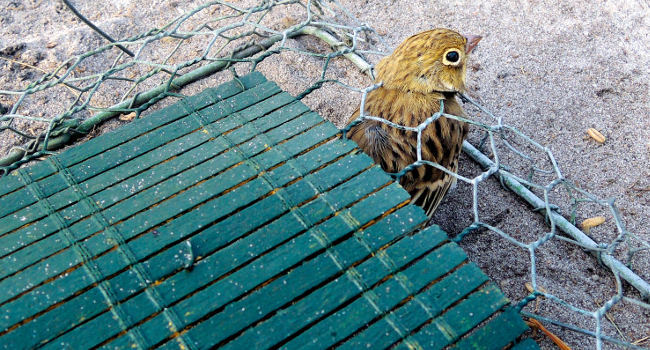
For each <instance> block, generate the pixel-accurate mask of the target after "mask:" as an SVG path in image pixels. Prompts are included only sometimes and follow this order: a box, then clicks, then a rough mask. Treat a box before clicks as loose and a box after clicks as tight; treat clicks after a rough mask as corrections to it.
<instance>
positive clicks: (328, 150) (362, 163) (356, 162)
mask: <svg viewBox="0 0 650 350" xmlns="http://www.w3.org/2000/svg"><path fill="white" fill-rule="evenodd" d="M351 148H352V145H351V144H350V143H347V144H346V145H345V147H339V149H340V150H339V153H340V152H346V151H349V150H350V149H351ZM333 150H335V149H334V148H333V147H324V149H323V150H319V149H316V150H314V151H312V152H310V153H307V154H306V155H305V156H304V158H305V159H306V160H308V161H309V163H310V164H309V165H310V167H311V169H313V168H314V167H318V166H319V165H320V164H322V163H325V162H327V161H329V160H330V159H332V158H335V157H336V155H337V154H336V153H335V152H332V151H333ZM317 152H319V153H320V155H318V156H314V155H312V154H311V153H317ZM302 158H303V157H300V158H298V160H302ZM344 164H347V168H349V169H351V173H350V175H351V174H354V173H355V172H358V171H359V170H362V169H363V168H365V167H367V166H368V165H369V164H371V161H370V159H369V158H368V157H367V156H365V155H359V156H355V157H351V158H350V157H348V158H346V159H344V160H342V161H340V162H338V163H334V164H332V165H331V166H329V167H326V168H324V169H322V170H320V171H319V172H318V173H316V174H314V175H310V176H308V177H307V178H305V180H306V181H313V182H314V183H316V184H317V186H319V187H323V188H327V187H329V186H332V185H335V184H336V183H339V182H341V181H343V180H345V179H346V176H349V175H345V173H344V172H342V171H341V169H342V168H344V166H343V165H344ZM287 166H289V165H287ZM282 168H283V167H280V168H278V169H282ZM311 169H306V171H307V172H308V171H311ZM375 170H376V171H375V172H373V174H374V175H373V176H374V178H376V179H382V181H383V183H386V182H388V181H389V179H388V178H387V177H386V176H385V175H383V177H382V175H380V173H381V172H379V171H378V170H377V169H375ZM333 173H336V176H335V177H333V176H328V175H327V174H333ZM297 175H302V174H297ZM269 176H273V174H272V173H270V174H269ZM294 177H295V175H294ZM329 179H334V181H333V182H332V180H330V182H329V183H328V181H327V180H329ZM288 180H289V179H288ZM278 181H279V180H278ZM365 181H368V180H365ZM304 182H305V181H303V182H299V183H297V184H295V186H293V187H297V186H298V184H302V183H304ZM318 183H320V184H321V185H318ZM290 189H291V187H290V188H289V189H287V192H290V191H291V190H290ZM299 193H300V191H293V194H294V195H297V194H299ZM312 195H313V194H310V195H309V196H312ZM271 198H273V197H271ZM296 198H298V197H296ZM307 198H309V197H307ZM307 198H305V199H307ZM296 204H298V203H296ZM253 212H255V210H253ZM240 216H242V215H240ZM236 219H238V220H239V221H241V218H239V217H236ZM231 221H235V222H236V221H237V220H231ZM228 229H229V228H228V227H225V228H224V230H226V231H225V232H224V233H228V232H229V231H228ZM216 233H219V232H216ZM205 234H207V233H205V232H204V233H202V235H205ZM163 235H164V232H163V231H162V229H161V233H160V235H159V236H158V237H153V236H145V237H143V238H142V239H145V241H144V242H141V243H140V245H141V246H146V247H147V248H148V249H150V250H151V251H154V252H155V251H156V249H157V248H156V247H160V248H162V247H164V246H165V244H166V243H165V242H160V241H157V240H158V238H161V236H163ZM148 237H153V240H154V241H153V242H148V241H147V240H146V238H148ZM163 237H164V236H163ZM215 238H219V237H218V236H217V237H215ZM211 240H212V239H209V240H206V239H204V240H203V243H202V242H195V246H196V247H197V249H196V251H195V253H196V254H197V255H204V254H206V253H207V251H204V250H202V249H205V244H204V243H209V241H211ZM182 245H183V244H179V245H178V246H180V248H181V249H182ZM177 251H178V250H177V249H176V248H175V247H172V248H170V249H169V250H168V252H169V254H165V256H164V257H162V259H161V261H160V266H164V267H166V268H168V269H169V268H171V269H172V270H171V271H173V270H174V269H175V266H174V265H170V264H169V261H173V260H174V258H173V256H174V255H177V254H178V253H177ZM181 264H182V262H181ZM157 265H158V262H157V261H156V262H153V263H147V265H146V266H154V267H155V266H157ZM80 272H83V271H80ZM151 272H153V276H152V278H155V279H158V278H161V277H163V276H164V275H163V274H157V273H156V272H158V270H157V269H152V271H151ZM71 274H72V273H71ZM77 275H78V274H77ZM82 276H84V274H82ZM129 278H133V277H132V276H129ZM202 280H203V279H202ZM59 281H60V280H56V281H55V282H59ZM129 281H130V282H133V281H134V280H132V279H131V280H129ZM204 281H205V282H207V281H209V280H204ZM55 282H53V283H51V284H62V283H60V282H59V283H55ZM84 282H90V281H86V280H85V281H84ZM80 284H81V282H80V281H77V283H75V284H74V285H77V286H78V287H79V285H80ZM111 284H115V289H116V290H122V291H130V290H133V289H140V288H141V287H140V288H138V286H137V285H136V286H133V285H120V284H119V283H115V282H114V281H112V282H111ZM62 285H63V286H65V285H70V283H68V284H62ZM51 287H55V286H51ZM59 288H60V287H59ZM50 289H52V288H50ZM73 291H74V290H71V291H68V292H67V293H65V294H64V295H62V296H60V297H58V295H59V294H61V293H60V289H58V290H57V289H56V288H55V290H54V291H51V292H50V293H52V294H53V295H51V294H49V295H50V298H48V299H47V303H46V304H43V302H42V298H41V302H40V303H38V299H37V300H33V299H34V298H38V296H39V295H42V293H46V292H45V291H42V290H41V291H39V293H37V294H35V295H33V297H34V298H21V299H19V301H20V300H23V302H22V303H18V302H14V303H13V304H12V305H11V307H9V308H6V307H3V308H2V311H3V312H2V314H5V315H6V320H0V321H9V322H11V321H13V320H12V319H13V318H14V317H11V316H12V315H17V314H21V315H24V314H25V313H26V312H25V310H20V308H21V305H22V307H23V308H31V314H33V313H34V312H37V311H39V310H43V309H45V308H47V307H49V306H50V305H51V304H53V303H55V302H57V301H58V300H59V299H61V298H62V297H65V296H67V295H69V294H70V293H71V292H73ZM117 296H118V299H120V300H121V299H122V298H125V297H127V296H128V294H126V295H121V296H120V294H119V293H117ZM35 302H37V303H35ZM34 306H38V308H37V309H36V310H34ZM17 309H18V310H20V311H21V312H16V311H17ZM85 312H90V309H88V308H86V309H85ZM84 317H89V316H88V314H84ZM9 324H10V323H9Z"/></svg>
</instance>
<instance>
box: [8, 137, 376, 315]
mask: <svg viewBox="0 0 650 350" xmlns="http://www.w3.org/2000/svg"><path fill="white" fill-rule="evenodd" d="M352 147H353V144H352V142H350V141H347V142H345V143H343V148H342V150H343V151H349V150H350V149H352ZM333 151H334V149H333V146H330V147H321V148H318V149H316V150H314V151H311V152H309V153H306V154H305V155H303V156H300V157H299V158H298V159H297V160H292V161H290V164H288V165H287V167H288V166H294V167H295V166H296V165H295V163H300V164H303V168H304V170H305V172H307V171H309V169H311V168H313V167H316V166H318V165H320V164H322V163H325V162H327V161H329V160H330V159H332V158H331V157H332V156H336V152H333ZM285 156H287V155H285ZM288 156H291V155H288ZM261 157H262V155H261V156H260V158H261ZM363 157H365V159H364V160H363V161H361V160H358V161H357V162H359V164H367V165H368V164H370V160H369V158H367V157H366V156H365V155H364V156H363ZM283 168H284V167H281V168H278V169H276V171H279V170H281V169H283ZM375 176H379V175H377V174H376V173H375ZM379 178H381V177H379ZM383 179H384V180H382V181H387V180H385V179H386V178H385V177H384V178H383ZM339 197H340V198H341V199H342V200H343V196H339ZM156 246H158V245H155V244H154V245H152V246H150V247H149V248H150V249H151V251H152V252H153V251H155V249H156V248H155V247H156ZM66 253H67V255H66ZM62 255H63V256H64V259H63V261H66V260H69V261H73V260H74V258H75V256H74V253H72V252H71V251H70V250H66V251H64V252H63V254H62ZM116 255H118V256H119V254H116ZM163 262H164V260H163ZM107 264H108V265H111V264H113V262H112V261H110V260H109V261H108V263H107ZM160 266H167V267H169V268H172V269H173V268H174V267H173V266H169V265H165V264H164V263H163V264H161V265H160ZM111 268H113V270H115V271H117V269H116V267H115V266H113V265H111ZM117 268H119V266H117ZM156 278H158V276H157V277H156ZM90 283H92V281H91V280H90V279H89V278H88V276H87V275H86V273H85V272H84V271H83V270H82V269H77V270H74V271H71V272H69V273H68V274H66V275H65V276H62V277H61V278H57V279H56V280H54V281H52V282H51V283H49V284H47V285H44V286H41V287H39V288H37V289H35V290H34V291H32V292H30V293H28V294H27V295H26V296H24V297H22V298H21V299H19V300H17V301H15V302H12V303H11V304H9V305H7V306H3V307H1V308H0V315H5V319H3V318H2V317H0V324H3V321H6V325H10V324H12V322H14V321H13V320H14V319H15V318H16V317H18V316H19V315H20V313H16V312H15V310H16V309H17V308H18V309H21V307H20V306H19V305H27V306H23V307H29V308H30V310H32V312H31V314H33V313H34V312H38V311H39V310H41V309H44V308H46V307H48V306H49V305H51V304H54V303H56V302H58V301H59V300H61V299H62V298H64V297H67V296H69V295H71V293H73V292H74V291H75V290H76V289H74V288H73V286H76V287H75V288H83V287H84V286H88V285H89V284H90ZM71 288H72V289H71ZM130 288H131V287H126V286H124V287H123V288H120V289H122V290H130ZM41 295H49V296H50V298H48V299H47V302H48V303H47V304H44V305H43V302H42V298H40V296H41ZM21 300H24V301H21Z"/></svg>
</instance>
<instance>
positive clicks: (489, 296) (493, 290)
mask: <svg viewBox="0 0 650 350" xmlns="http://www.w3.org/2000/svg"><path fill="white" fill-rule="evenodd" d="M507 303H508V300H507V299H506V297H505V296H503V294H502V293H501V291H499V289H498V288H497V287H496V286H494V284H492V283H490V284H488V286H487V287H485V288H481V289H480V290H478V291H477V292H475V293H473V294H471V295H470V296H469V297H468V298H467V299H466V300H463V301H462V302H460V303H459V304H458V305H456V306H454V307H453V308H452V309H450V310H448V311H446V312H445V313H444V314H442V315H441V316H439V317H436V318H435V319H433V322H432V323H431V324H428V325H426V326H424V327H423V328H422V329H420V330H419V331H418V332H417V333H415V334H413V335H411V336H409V337H408V338H406V339H405V341H403V342H401V343H400V344H399V345H398V346H397V347H396V349H408V348H411V346H413V344H417V346H421V347H423V348H426V349H442V348H443V347H445V346H446V345H449V344H451V343H453V342H454V341H455V340H456V339H458V338H459V337H460V336H462V335H463V334H465V333H467V332H468V331H469V330H471V329H472V328H473V327H474V326H476V325H477V324H479V323H481V321H483V320H484V319H486V318H487V317H489V316H490V315H491V314H493V313H494V312H495V311H497V310H498V309H500V308H501V307H503V306H504V305H505V304H507ZM443 330H444V331H443ZM409 343H410V344H411V345H409Z"/></svg>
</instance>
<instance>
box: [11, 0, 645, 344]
mask: <svg viewBox="0 0 650 350" xmlns="http://www.w3.org/2000/svg"><path fill="white" fill-rule="evenodd" d="M298 37H300V40H312V41H313V40H314V39H313V38H318V40H320V41H322V42H324V43H326V45H327V46H328V48H323V47H322V46H319V44H318V43H313V42H310V44H308V45H302V46H301V45H298V44H296V41H295V40H293V39H294V38H298ZM4 51H5V52H4V53H5V55H4V57H3V60H4V61H5V65H4V68H3V69H5V70H31V71H37V74H36V76H35V77H34V78H33V79H32V80H33V81H32V82H31V83H29V84H28V85H27V86H26V87H19V86H10V87H6V88H5V87H0V103H1V104H2V105H0V110H1V111H2V113H3V115H2V117H0V140H2V143H1V144H0V150H1V153H0V157H1V158H0V172H1V173H2V174H3V175H6V174H7V173H9V172H10V171H12V170H14V169H16V168H18V167H20V166H21V165H23V164H25V163H28V162H30V161H33V160H35V159H39V158H41V157H44V156H47V155H48V154H49V153H50V152H52V151H53V150H55V149H57V148H60V147H62V146H64V145H66V144H68V143H70V142H71V141H72V140H74V139H76V138H80V137H84V136H85V135H87V134H89V133H91V134H92V132H93V130H94V129H95V128H97V127H98V125H100V124H101V123H103V122H105V121H107V120H109V119H112V118H116V117H119V118H120V120H123V121H128V120H129V119H131V118H133V117H140V114H141V113H142V112H144V111H145V110H147V109H150V108H151V109H155V108H158V107H159V105H161V104H164V103H167V102H166V100H165V101H162V100H163V99H165V98H168V97H169V98H170V99H167V100H174V99H178V98H181V97H183V96H185V95H186V94H187V93H188V92H187V91H186V90H188V88H187V87H188V86H189V85H190V84H192V83H195V82H197V81H199V80H201V79H204V78H206V77H208V76H211V75H213V74H215V73H217V72H220V71H229V72H230V77H234V78H235V79H236V78H237V76H238V74H240V73H243V72H248V71H252V70H255V69H258V68H259V66H260V65H263V64H265V62H273V64H277V61H273V59H274V57H277V56H281V55H289V56H290V57H291V59H301V58H300V57H309V59H310V61H309V63H311V64H305V69H306V70H310V69H311V70H314V69H316V70H318V72H317V73H316V74H312V76H313V77H315V78H313V79H311V80H309V82H308V83H307V84H303V85H304V86H302V87H301V89H300V90H295V89H294V90H295V91H292V92H295V94H296V95H297V97H298V98H299V99H303V100H305V101H306V103H307V104H309V101H308V100H309V97H310V96H311V95H312V94H313V93H314V92H316V91H318V90H320V89H327V88H332V87H337V88H342V89H344V90H345V91H349V92H353V93H356V94H358V95H359V102H360V104H361V106H362V107H363V106H364V103H365V98H366V95H367V93H368V92H369V91H371V90H373V89H376V88H377V87H379V86H380V85H381V82H378V83H377V84H374V85H370V86H367V87H357V85H358V84H355V82H348V81H347V80H346V79H345V78H344V77H340V76H336V75H335V74H333V73H332V71H333V70H332V69H330V68H331V67H332V66H333V65H339V66H341V65H345V64H347V65H348V66H349V67H348V68H349V69H353V68H352V66H350V65H349V63H344V62H347V61H348V60H349V61H352V63H354V64H355V65H356V66H357V67H358V69H359V70H361V71H362V72H364V73H365V74H367V75H368V76H370V77H372V76H373V72H372V66H371V65H370V64H369V63H367V60H366V58H368V57H373V58H377V57H381V56H382V55H385V54H387V53H388V51H390V48H388V47H387V45H386V44H385V43H384V42H383V40H382V38H381V36H380V35H378V34H377V33H376V32H375V31H374V30H373V28H372V27H371V26H369V25H366V24H363V23H360V21H358V20H357V19H356V18H355V17H354V16H353V15H352V14H351V13H350V12H349V11H348V10H347V9H346V8H345V7H344V6H342V5H341V4H339V3H338V2H337V1H323V0H321V1H316V0H310V1H298V0H287V1H258V2H250V3H246V2H245V1H233V2H225V1H212V2H208V3H206V4H204V5H201V6H199V7H196V8H195V9H193V10H191V11H187V12H186V13H183V14H182V15H180V16H178V17H177V18H174V19H173V20H171V21H170V22H169V23H167V24H166V25H164V26H162V27H161V28H157V29H152V30H149V31H147V32H145V33H142V34H139V35H135V36H132V37H130V38H127V39H123V40H120V41H117V42H112V43H109V44H106V45H102V46H100V47H98V48H96V49H94V50H90V51H87V52H85V53H83V54H81V55H76V56H74V57H71V58H69V59H67V60H65V61H63V63H61V64H59V65H58V66H56V67H54V68H53V69H51V70H49V71H46V70H43V71H38V68H36V67H34V66H33V65H30V64H29V63H25V62H21V61H20V60H16V59H12V58H10V57H7V56H8V55H6V50H4ZM131 55H132V56H131ZM314 62H318V64H317V65H314V64H313V63H314ZM336 72H340V70H336ZM287 79H289V80H290V79H291V77H289V78H287ZM349 80H353V79H349ZM368 82H369V80H366V83H367V84H369V83H368ZM280 83H282V82H280ZM16 84H19V82H16ZM281 85H282V84H281ZM460 97H461V99H462V100H463V102H465V109H466V111H467V115H468V116H467V117H461V116H454V115H448V114H444V113H443V112H442V110H441V111H440V112H438V113H435V114H433V115H432V116H431V117H430V118H429V119H427V120H426V121H425V122H424V123H423V124H421V125H419V126H418V127H415V128H409V127H405V126H401V125H396V124H393V123H391V122H389V121H387V120H384V119H381V118H378V117H375V116H370V115H366V114H365V113H363V108H361V111H362V113H361V116H360V117H359V119H358V120H357V121H356V122H359V121H361V120H363V119H372V120H376V121H379V122H382V123H387V124H389V125H391V126H392V127H397V128H402V129H406V130H408V132H414V133H418V135H419V134H420V133H421V132H422V131H423V130H424V129H425V128H426V127H427V126H428V125H429V124H431V123H432V122H433V121H435V120H436V119H437V118H440V117H446V118H452V119H457V120H461V121H464V122H466V123H469V124H471V125H472V137H470V141H472V143H473V144H474V145H472V143H470V142H467V141H466V142H465V143H464V144H463V150H464V152H465V153H466V154H467V155H469V157H471V158H472V159H473V160H474V161H475V162H476V163H477V164H478V165H479V166H480V167H481V168H482V170H480V171H478V172H474V174H471V175H468V174H467V173H466V171H465V170H463V164H461V167H460V168H461V171H459V174H456V173H450V174H451V175H452V176H455V177H456V178H457V179H458V180H459V181H460V182H464V183H467V184H469V185H470V186H471V193H472V195H471V196H472V205H471V210H470V213H469V214H470V215H471V216H472V221H473V223H472V224H471V225H470V226H468V227H467V228H466V229H465V230H463V231H462V232H461V233H460V234H458V235H457V236H456V237H455V240H457V241H461V240H463V239H464V237H466V236H467V235H473V234H475V231H488V232H491V233H494V234H495V235H496V236H497V237H500V239H502V240H503V241H504V242H508V245H504V246H502V249H512V250H517V249H520V250H523V251H524V252H525V253H526V254H527V255H528V258H527V261H521V263H522V264H526V265H527V266H528V276H527V278H526V281H524V280H522V282H521V284H522V286H523V285H524V282H528V286H527V287H528V288H529V292H527V293H526V295H525V296H523V297H522V298H517V299H519V300H516V302H517V303H518V308H519V310H520V311H521V314H522V315H523V316H525V317H527V318H532V319H536V320H540V321H542V322H543V323H545V324H546V325H555V326H556V328H555V329H560V330H562V332H563V333H562V334H577V335H580V336H583V335H586V336H587V337H590V338H593V339H594V340H595V341H594V343H595V344H596V347H597V348H598V349H600V348H602V347H603V344H615V345H620V346H625V347H631V348H639V347H641V346H642V345H647V344H648V343H647V339H648V338H647V337H646V338H643V337H642V336H639V337H638V338H637V340H636V341H635V339H628V338H627V337H626V336H625V335H624V334H623V333H622V332H620V330H619V329H618V327H617V326H616V323H615V322H614V321H613V320H612V318H611V317H610V316H609V313H610V312H613V311H615V306H616V307H621V306H622V307H625V308H635V310H641V309H650V305H649V304H647V303H646V302H645V301H646V300H647V298H648V297H649V296H650V285H649V284H648V282H647V281H646V280H645V279H647V276H644V273H645V274H647V271H645V272H644V271H643V267H644V266H645V265H644V264H645V260H644V259H646V260H647V257H645V258H641V257H640V256H642V255H647V251H648V250H649V249H650V244H649V243H648V242H646V241H644V240H643V239H641V238H640V237H639V236H638V235H635V234H634V233H632V232H629V231H627V230H626V228H625V224H624V219H623V217H622V216H621V213H620V212H619V211H618V209H617V207H616V205H615V203H614V199H613V198H608V199H602V198H598V197H596V196H594V195H592V194H590V193H588V192H587V191H585V190H583V189H581V187H580V186H579V185H578V184H575V183H573V182H572V181H571V180H569V179H567V178H566V177H565V176H564V175H563V173H562V170H561V165H560V164H558V163H557V162H556V160H555V158H554V156H553V152H551V150H550V149H548V148H547V147H544V146H543V145H541V144H539V143H538V142H536V141H535V140H534V139H533V138H532V137H529V136H527V135H526V133H525V132H522V131H521V130H518V129H517V128H515V127H513V126H510V125H508V124H507V123H506V122H505V120H504V118H503V117H501V116H495V115H494V114H493V113H491V112H490V111H489V110H488V109H486V108H484V107H483V106H482V105H481V104H479V103H478V102H476V101H475V100H474V99H473V98H472V97H470V96H468V95H465V94H460ZM116 101H117V103H115V102H116ZM44 105H47V106H48V113H47V115H46V114H45V113H43V112H42V110H43V108H42V107H43V106H44ZM3 106H4V107H3ZM39 111H40V112H39ZM348 128H349V126H348V127H347V128H344V129H343V137H345V131H346V130H347V129H348ZM417 146H418V153H420V152H419V150H420V145H419V144H418V145H417ZM486 153H487V155H486ZM418 159H419V160H418V161H417V162H416V163H414V164H412V165H411V166H409V167H407V168H405V169H403V170H402V171H401V172H400V173H398V174H394V175H395V176H396V177H399V176H401V175H403V174H404V173H406V172H407V171H410V170H412V169H413V168H415V167H419V166H433V167H436V168H438V169H440V170H442V171H445V172H448V173H449V171H447V170H446V169H444V168H443V167H441V166H440V165H438V164H436V163H433V162H430V161H427V160H423V159H421V156H420V155H418ZM491 178H496V179H498V180H499V181H500V183H501V185H502V186H503V187H504V188H508V189H510V190H511V191H512V192H514V193H516V194H517V195H518V196H519V197H521V198H522V199H523V201H525V202H526V203H528V204H529V205H530V206H529V208H532V210H533V211H535V212H538V213H540V214H542V216H543V218H544V222H545V223H546V225H544V224H543V223H539V224H538V223H537V222H535V221H533V222H532V224H535V225H534V226H535V227H533V228H530V231H531V232H532V233H530V232H529V234H528V235H521V234H520V232H513V231H512V229H513V228H512V227H508V226H507V225H499V224H498V223H497V224H495V223H491V222H488V220H485V219H484V218H483V216H482V215H481V210H480V207H481V204H484V205H491V206H498V205H499V203H498V202H493V201H494V198H491V196H489V195H486V194H485V193H482V192H481V187H482V186H483V185H485V184H486V183H488V181H489V179H491ZM601 216H603V217H605V220H606V221H605V223H604V224H602V225H598V226H593V227H589V226H590V225H589V224H588V223H585V224H584V225H583V227H582V230H580V229H578V228H577V227H576V222H577V221H578V220H579V218H592V219H593V220H592V222H593V221H596V222H600V221H602V220H600V219H599V217H601ZM590 230H591V232H589V231H590ZM488 237H489V238H490V239H493V237H495V236H493V235H491V236H488ZM556 241H562V242H566V243H569V244H570V245H571V246H570V248H568V249H573V250H577V251H584V252H589V253H591V254H592V255H593V256H594V259H595V260H596V261H598V262H599V263H600V264H601V265H602V267H603V268H604V269H607V270H609V271H611V280H612V282H611V283H612V284H613V285H612V289H611V290H612V293H611V294H609V295H603V296H601V301H602V302H601V305H599V306H598V307H596V308H589V307H586V306H585V304H583V303H580V304H576V303H572V302H571V301H569V300H568V298H566V296H563V295H558V294H554V293H553V292H549V291H547V289H552V286H549V285H548V283H549V281H548V280H545V283H544V284H545V285H543V284H542V283H540V279H539V273H538V270H539V265H540V259H539V258H538V255H539V251H540V250H541V249H543V248H544V247H548V246H549V245H550V244H551V242H556ZM563 248H564V249H567V248H566V246H564V247H563ZM553 249H560V248H558V246H553ZM488 273H489V271H488ZM576 289H577V291H576V293H581V291H580V290H579V286H576ZM506 292H508V291H506ZM582 293H584V291H582ZM511 297H512V295H511ZM548 305H554V306H553V307H550V306H548ZM554 307H555V308H558V307H559V308H561V309H563V310H565V311H566V312H568V313H573V314H576V315H580V316H582V317H584V318H586V319H588V320H591V321H584V320H583V321H581V322H574V318H570V319H564V318H562V317H561V316H562V315H563V314H555V313H554V312H553V310H555V309H554ZM639 318H642V316H641V315H639ZM640 322H641V323H643V321H640ZM558 327H559V328H558ZM565 331H574V332H575V333H566V332H565ZM642 332H643V331H642V330H640V331H639V333H642ZM641 335H642V334H641Z"/></svg>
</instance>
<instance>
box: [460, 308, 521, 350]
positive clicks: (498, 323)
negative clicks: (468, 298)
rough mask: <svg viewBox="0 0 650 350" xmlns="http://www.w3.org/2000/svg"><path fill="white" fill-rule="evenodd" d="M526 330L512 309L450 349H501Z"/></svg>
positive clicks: (517, 314) (519, 317)
mask: <svg viewBox="0 0 650 350" xmlns="http://www.w3.org/2000/svg"><path fill="white" fill-rule="evenodd" d="M526 330H528V326H527V325H526V323H524V321H523V320H522V319H521V316H520V315H519V313H517V311H515V310H514V309H513V308H508V309H506V310H505V311H504V312H503V313H501V314H500V315H499V316H497V317H495V318H494V319H492V320H490V322H488V323H487V324H486V325H484V326H482V327H481V328H479V329H477V330H476V331H474V332H473V333H472V334H470V336H469V337H467V338H464V339H461V340H460V341H459V342H458V343H456V344H455V345H454V346H453V347H452V349H475V350H491V349H502V348H503V347H505V346H506V345H508V344H510V343H511V342H513V341H514V340H515V339H517V337H518V336H519V335H521V334H522V333H523V332H525V331H526Z"/></svg>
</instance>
